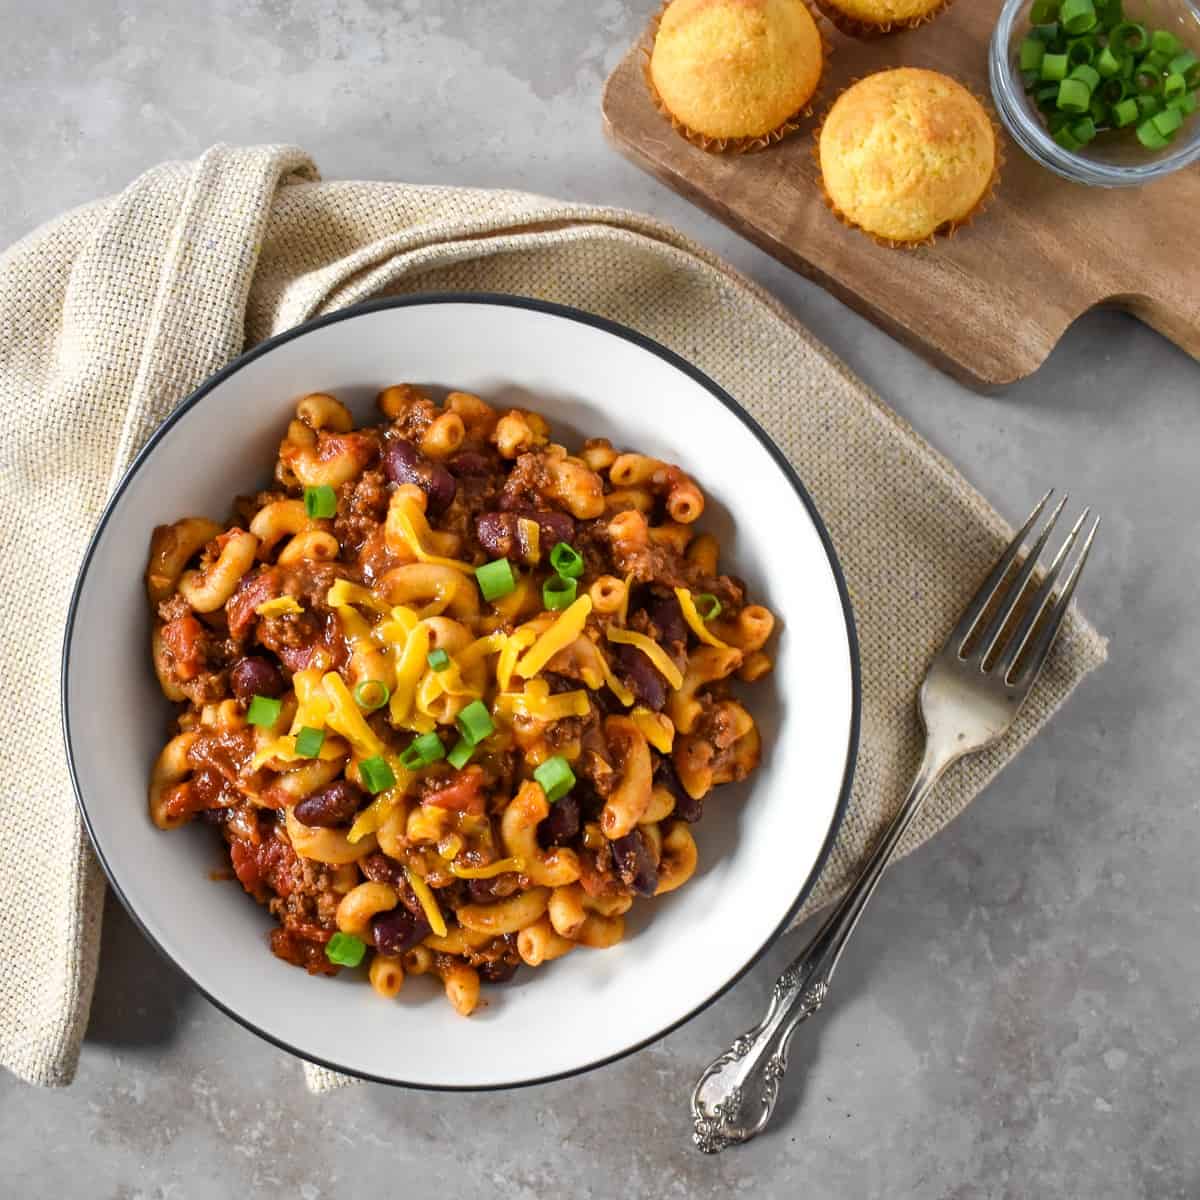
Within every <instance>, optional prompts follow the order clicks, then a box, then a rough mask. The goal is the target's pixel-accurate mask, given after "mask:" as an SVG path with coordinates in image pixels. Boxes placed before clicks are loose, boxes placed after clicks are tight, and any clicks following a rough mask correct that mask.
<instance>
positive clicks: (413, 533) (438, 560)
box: [388, 495, 475, 575]
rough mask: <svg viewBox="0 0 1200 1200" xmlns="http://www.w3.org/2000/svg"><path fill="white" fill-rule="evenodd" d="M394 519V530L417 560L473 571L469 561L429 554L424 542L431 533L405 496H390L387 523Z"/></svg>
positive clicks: (467, 571)
mask: <svg viewBox="0 0 1200 1200" xmlns="http://www.w3.org/2000/svg"><path fill="white" fill-rule="evenodd" d="M393 521H394V523H395V530H396V533H397V535H398V537H399V538H400V540H401V541H402V542H404V544H405V545H406V546H408V548H409V549H410V550H411V551H412V552H413V556H414V557H415V558H416V560H417V561H418V562H423V563H433V565H434V566H438V567H453V568H454V570H456V571H462V572H463V573H464V574H466V575H470V574H472V573H473V572H474V570H475V568H474V567H473V566H471V564H470V563H465V562H459V561H458V560H457V559H455V558H443V557H442V556H441V555H440V554H431V553H430V552H429V551H428V550H426V548H425V542H426V540H427V539H428V538H429V535H430V534H431V533H432V530H431V529H430V528H429V522H428V521H427V520H426V519H425V514H424V513H423V512H422V511H421V510H420V509H419V508H418V507H417V506H416V505H415V504H414V503H413V502H412V501H411V500H409V499H408V497H407V496H400V495H396V496H393V497H392V502H391V505H390V507H389V509H388V523H389V524H391V523H392V522H393Z"/></svg>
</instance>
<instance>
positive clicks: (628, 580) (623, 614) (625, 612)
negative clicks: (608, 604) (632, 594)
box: [614, 572, 633, 625]
mask: <svg viewBox="0 0 1200 1200" xmlns="http://www.w3.org/2000/svg"><path fill="white" fill-rule="evenodd" d="M632 587H633V573H632V572H630V574H628V575H626V576H625V595H624V596H622V597H621V607H620V608H619V609H617V612H616V616H615V618H614V619H615V620H616V623H617V624H618V625H624V624H625V623H626V621H627V620H628V619H629V591H630V589H631V588H632Z"/></svg>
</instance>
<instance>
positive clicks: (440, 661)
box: [425, 646, 450, 671]
mask: <svg viewBox="0 0 1200 1200" xmlns="http://www.w3.org/2000/svg"><path fill="white" fill-rule="evenodd" d="M425 661H426V662H427V663H428V664H429V666H430V669H431V670H434V671H444V670H445V669H446V668H447V667H448V666H449V665H450V655H448V654H447V653H446V652H445V650H443V649H442V648H441V646H439V647H438V648H437V649H436V650H430V652H429V653H428V654H427V655H425Z"/></svg>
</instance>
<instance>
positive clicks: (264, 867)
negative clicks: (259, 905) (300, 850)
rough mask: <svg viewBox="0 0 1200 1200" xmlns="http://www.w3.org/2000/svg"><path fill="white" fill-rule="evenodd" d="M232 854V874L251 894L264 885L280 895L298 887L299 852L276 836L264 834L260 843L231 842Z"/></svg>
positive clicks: (289, 892)
mask: <svg viewBox="0 0 1200 1200" xmlns="http://www.w3.org/2000/svg"><path fill="white" fill-rule="evenodd" d="M229 857H230V860H231V861H232V863H233V873H234V874H235V875H236V876H237V877H238V880H239V881H240V882H241V885H242V887H244V888H245V889H246V891H248V892H249V893H250V894H251V895H252V896H253V895H257V894H258V892H259V891H260V889H261V888H262V886H263V885H264V884H266V885H267V886H268V887H269V888H271V889H272V890H273V891H275V892H276V893H278V894H279V895H280V896H288V895H290V894H291V892H292V889H293V888H294V887H295V878H294V875H293V869H294V868H295V866H296V865H297V859H296V852H295V851H294V850H293V849H292V848H291V846H289V845H288V844H287V843H286V842H282V841H280V840H279V838H277V837H265V838H263V840H262V841H261V842H259V843H258V844H257V845H255V844H253V843H251V842H245V841H242V840H240V839H238V840H236V841H234V842H232V843H231V844H230V847H229Z"/></svg>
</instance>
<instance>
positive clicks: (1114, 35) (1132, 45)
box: [1108, 21, 1150, 54]
mask: <svg viewBox="0 0 1200 1200" xmlns="http://www.w3.org/2000/svg"><path fill="white" fill-rule="evenodd" d="M1108 44H1109V45H1110V46H1114V47H1116V50H1115V51H1114V52H1115V53H1116V54H1121V53H1122V52H1124V53H1126V54H1145V53H1146V51H1147V49H1148V48H1149V46H1150V34H1149V33H1148V32H1147V30H1146V27H1145V25H1139V24H1138V23H1137V22H1136V21H1122V22H1121V24H1120V25H1117V26H1116V27H1115V28H1114V29H1113V30H1112V31H1111V32H1110V33H1109V35H1108Z"/></svg>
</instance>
